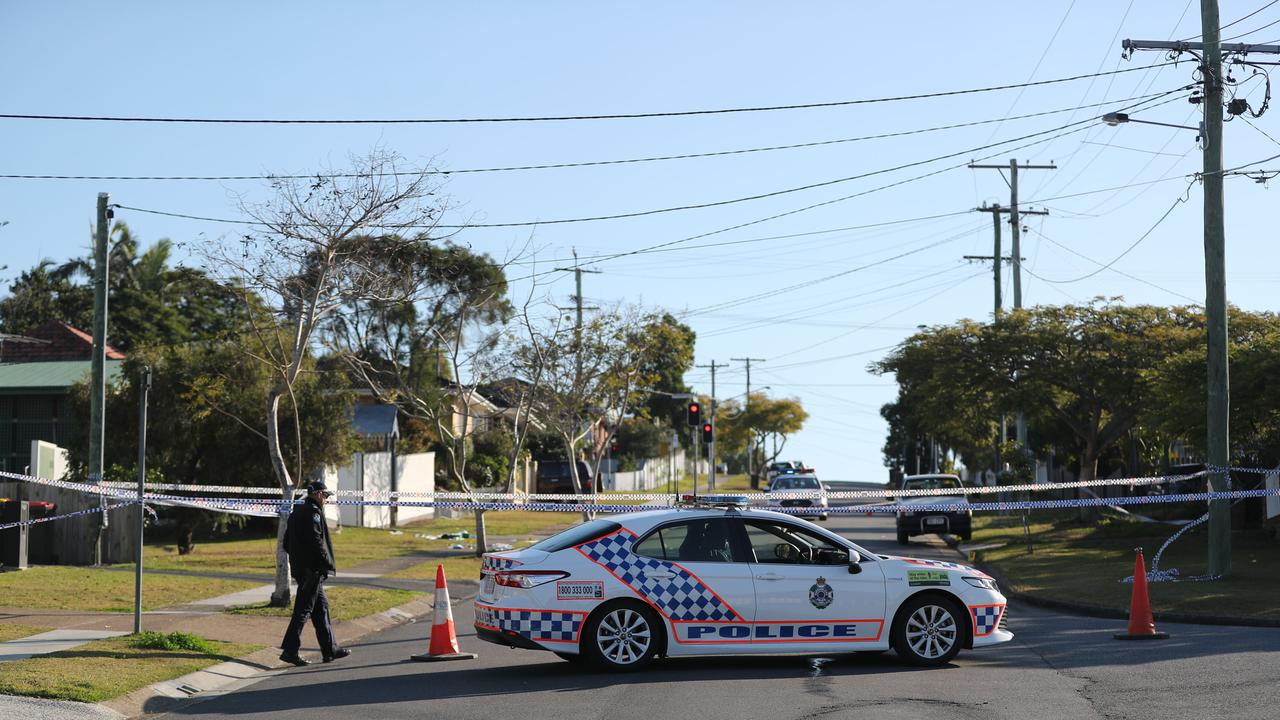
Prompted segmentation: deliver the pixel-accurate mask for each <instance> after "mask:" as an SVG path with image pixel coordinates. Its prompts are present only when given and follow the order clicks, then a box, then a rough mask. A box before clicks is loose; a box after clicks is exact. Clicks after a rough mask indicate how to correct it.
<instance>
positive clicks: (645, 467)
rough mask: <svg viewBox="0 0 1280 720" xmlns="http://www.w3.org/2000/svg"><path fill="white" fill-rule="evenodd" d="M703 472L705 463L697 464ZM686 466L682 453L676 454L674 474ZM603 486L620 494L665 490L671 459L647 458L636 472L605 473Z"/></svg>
mask: <svg viewBox="0 0 1280 720" xmlns="http://www.w3.org/2000/svg"><path fill="white" fill-rule="evenodd" d="M699 464H700V465H701V466H702V468H701V469H703V470H704V471H705V469H706V467H707V466H706V464H705V463H699ZM685 465H686V461H685V457H684V451H683V450H681V451H680V452H678V453H676V455H675V463H674V466H675V467H674V470H675V474H676V475H677V476H679V474H680V473H681V472H682V471H684V469H685ZM601 474H602V475H604V479H603V486H604V489H605V490H615V491H620V492H645V491H648V490H655V489H658V488H661V489H662V490H664V491H665V490H666V487H667V482H668V481H669V480H670V479H671V477H672V459H671V458H670V457H655V458H648V459H646V460H645V461H644V462H643V463H641V464H640V467H639V468H637V469H636V470H629V471H627V472H605V471H604V470H601Z"/></svg>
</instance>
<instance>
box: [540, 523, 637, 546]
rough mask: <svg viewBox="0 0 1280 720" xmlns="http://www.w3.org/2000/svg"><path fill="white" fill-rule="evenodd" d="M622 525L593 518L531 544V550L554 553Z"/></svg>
mask: <svg viewBox="0 0 1280 720" xmlns="http://www.w3.org/2000/svg"><path fill="white" fill-rule="evenodd" d="M621 529H622V526H621V525H619V524H618V523H616V522H611V521H609V520H592V521H591V522H588V523H583V524H581V525H578V526H577V527H571V528H569V529H568V530H565V531H564V532H562V533H559V534H556V535H552V536H551V537H549V538H547V539H546V540H543V541H541V542H537V543H534V544H533V545H530V546H529V548H528V549H529V550H541V551H543V552H549V553H553V552H556V551H559V550H564V549H565V548H569V547H573V546H574V545H580V544H582V543H584V542H586V541H588V540H595V539H596V538H598V537H600V536H602V535H608V534H610V533H615V532H618V531H619V530H621Z"/></svg>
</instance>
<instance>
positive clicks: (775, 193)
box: [116, 88, 1181, 230]
mask: <svg viewBox="0 0 1280 720" xmlns="http://www.w3.org/2000/svg"><path fill="white" fill-rule="evenodd" d="M1180 90H1181V88H1179V90H1172V91H1170V92H1168V93H1164V94H1165V95H1169V94H1172V93H1175V92H1179V91H1180ZM1139 104H1140V105H1141V104H1145V102H1144V103H1139ZM1095 120H1096V118H1088V119H1085V120H1080V121H1078V122H1075V123H1070V124H1067V125H1062V126H1059V127H1056V128H1051V129H1049V130H1042V131H1040V132H1035V133H1030V134H1028V135H1022V136H1020V137H1016V138H1011V139H1009V140H1001V141H1000V142H996V143H989V144H986V145H979V146H978V147H974V148H967V149H965V150H960V151H957V152H953V153H948V154H946V155H938V156H935V157H931V158H926V159H924V160H916V161H913V162H909V163H903V164H901V165H895V166H893V167H888V168H880V169H878V170H870V171H868V172H864V173H858V174H856V175H849V176H846V177H840V178H835V179H832V180H823V181H821V182H816V183H809V184H807V185H800V186H797V187H790V188H784V189H782V190H772V191H769V192H763V193H757V194H755V195H746V196H743V197H736V198H730V199H727V200H713V201H709V202H703V203H691V204H688V205H676V206H672V207H664V208H653V209H649V210H637V211H633V212H626V213H614V214H611V215H592V216H586V217H575V218H557V219H553V220H523V221H519V222H505V223H470V224H467V225H445V224H436V225H432V226H430V227H432V228H438V229H453V230H457V229H478V228H510V227H535V226H543V225H566V224H576V223H585V222H601V221H605V220H627V219H631V218H638V217H648V216H651V215H661V214H665V213H672V212H683V211H686V210H705V209H707V208H713V207H724V206H726V205H736V204H739V203H744V202H753V201H756V200H765V199H768V198H773V197H779V196H782V195H790V194H793V193H798V192H804V191H807V190H816V189H818V188H824V187H830V186H833V185H839V184H843V183H847V182H852V181H854V180H863V179H866V178H869V177H874V176H876V175H884V174H887V173H892V172H897V171H899V170H906V169H908V168H913V167H919V166H921V165H928V164H931V163H935V162H939V161H941V160H948V159H951V158H955V157H962V156H965V155H971V154H972V153H975V152H980V151H983V150H989V149H991V148H995V147H999V146H1002V145H1008V144H1010V143H1015V142H1021V141H1023V140H1028V139H1031V138H1036V137H1041V136H1043V135H1049V134H1052V133H1056V132H1059V131H1062V130H1065V129H1066V128H1069V127H1073V126H1078V125H1085V124H1092V123H1093V122H1094V121H1095ZM116 207H119V208H121V209H123V210H132V211H134V212H144V213H151V214H155V215H166V216H170V217H179V218H187V219H192V220H204V221H208V222H220V223H229V224H237V225H261V224H262V223H259V222H255V221H251V220H232V219H226V218H212V217H201V216H196V215H187V214H185V213H171V212H163V211H158V210H148V209H145V208H139V207H130V206H125V205H117V206H116ZM402 227H411V226H402Z"/></svg>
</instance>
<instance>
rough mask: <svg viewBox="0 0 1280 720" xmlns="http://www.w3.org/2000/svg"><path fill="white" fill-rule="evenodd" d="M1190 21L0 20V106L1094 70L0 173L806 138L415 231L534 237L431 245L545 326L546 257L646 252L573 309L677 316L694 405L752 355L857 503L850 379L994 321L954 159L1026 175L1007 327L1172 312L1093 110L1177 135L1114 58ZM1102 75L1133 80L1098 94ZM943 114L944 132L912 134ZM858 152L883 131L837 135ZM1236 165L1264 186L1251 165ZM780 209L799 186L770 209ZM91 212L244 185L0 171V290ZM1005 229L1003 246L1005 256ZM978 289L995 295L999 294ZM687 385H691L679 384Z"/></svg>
mask: <svg viewBox="0 0 1280 720" xmlns="http://www.w3.org/2000/svg"><path fill="white" fill-rule="evenodd" d="M1221 5H1222V8H1221V16H1222V24H1223V25H1224V26H1226V25H1228V23H1233V22H1235V21H1237V20H1239V22H1235V24H1232V25H1230V26H1228V27H1226V29H1225V30H1224V31H1223V37H1224V39H1234V41H1237V42H1257V43H1269V42H1280V4H1269V3H1267V2H1266V0H1240V1H1233V0H1223V2H1222V3H1221ZM1271 5H1274V7H1272V6H1271ZM1255 11H1258V12H1257V13H1256V14H1253V15H1250V13H1254V12H1255ZM1245 16H1249V17H1247V18H1246V17H1245ZM1240 18H1245V19H1242V20H1240ZM1199 25H1200V18H1199V3H1198V2H1194V3H1193V2H1184V1H1183V0H1160V1H1157V0H1133V1H1132V2H1126V1H1124V0H1111V1H1107V2H1104V1H1102V0H1075V1H1074V2H1073V1H1063V0H1052V1H1050V0H1042V1H1040V2H1035V3H1028V2H1012V1H1007V2H1006V1H1000V2H994V1H993V2H989V3H984V4H983V5H982V8H981V11H980V12H975V11H974V6H973V5H972V4H970V3H956V2H916V3H848V2H808V3H774V2H700V3H683V2H682V3H676V2H648V3H635V4H626V5H624V4H616V3H607V4H606V3H586V2H577V3H573V2H540V3H517V2H490V3H438V2H365V3H350V2H317V1H311V2H305V3H304V2H300V1H298V2H275V3H261V2H236V1H231V0H228V1H224V2H220V3H204V4H199V5H195V4H190V3H172V2H143V1H138V2H128V3H110V4H108V3H88V2H61V3H21V2H16V1H14V0H0V27H3V28H4V29H5V30H6V32H5V41H4V42H3V43H0V66H2V67H4V68H5V69H6V71H5V72H4V73H0V113H6V114H45V115H50V114H51V115H98V116H152V117H207V118H260V119H261V118H271V119H300V118H309V119H408V118H454V119H458V118H492V117H533V116H565V115H575V116H580V115H603V114H632V113H649V112H669V111H689V110H713V109H732V108H743V107H765V106H770V107H772V106H780V105H796V104H812V103H833V102H842V101H852V100H866V99H877V98H888V97H899V96H904V95H930V94H937V93H951V92H953V91H961V90H970V89H980V88H987V87H993V86H1004V85H1019V84H1024V83H1028V82H1039V81H1046V80H1054V79H1058V78H1070V77H1075V76H1093V77H1085V78H1082V79H1078V80H1073V81H1069V82H1062V83H1052V84H1044V85H1036V86H1031V87H1023V88H1010V89H1006V90H999V91H991V92H973V93H959V94H948V95H944V96H940V97H930V98H921V99H912V100H899V101H893V102H872V103H860V104H846V105H839V106H831V107H820V108H802V109H786V110H775V111H760V112H742V113H718V114H703V115H693V116H678V117H656V118H638V119H595V120H575V121H554V122H504V123H434V124H359V125H323V126H317V125H310V126H308V125H271V124H245V125H232V124H223V125H212V124H152V123H112V122H72V121H55V120H24V119H0V146H2V147H3V153H2V154H0V175H4V174H10V175H15V174H23V175H31V174H49V175H111V176H119V175H148V176H150V175H256V174H264V173H307V172H315V171H317V170H322V169H326V168H328V169H335V168H342V167H344V166H346V165H347V164H348V159H349V157H350V156H352V155H356V156H359V155H364V154H367V153H369V152H370V151H371V150H373V149H375V148H382V149H385V150H388V151H392V152H396V153H399V154H400V155H402V156H403V157H404V158H406V159H407V160H408V161H409V162H411V163H415V164H428V163H429V164H432V165H434V166H436V167H438V168H440V169H445V170H453V171H458V170H473V169H485V168H508V167H518V166H528V165H549V164H563V163H583V162H596V161H607V160H630V159H640V158H651V157H666V156H673V155H689V154H706V153H728V152H730V151H739V150H755V149H759V148H775V147H778V146H784V145H786V146H789V145H807V147H798V148H795V147H793V148H786V149H774V150H767V151H759V152H746V153H731V154H724V155H715V156H710V157H698V158H685V159H674V160H661V161H648V162H636V163H619V164H609V165H593V166H586V167H571V168H554V169H538V170H509V171H502V172H477V173H454V174H451V175H449V176H448V179H447V182H446V184H445V185H444V192H445V193H446V194H447V196H448V200H449V204H450V206H451V208H452V209H451V210H450V211H449V213H448V215H447V216H446V219H447V220H450V221H455V222H457V223H458V224H496V223H534V222H536V223H538V224H536V225H525V226H520V227H507V228H479V227H472V228H468V229H465V230H462V231H459V233H458V234H457V235H456V237H455V240H457V241H459V242H464V243H467V244H469V245H470V246H471V247H472V248H474V249H476V250H478V251H483V252H487V253H489V254H491V255H493V256H494V257H495V258H499V259H509V258H512V257H514V256H516V255H519V256H520V258H519V259H520V261H521V262H522V263H525V264H523V265H520V266H518V267H519V268H523V269H524V270H528V272H524V271H523V270H520V271H517V270H515V269H514V268H516V267H517V266H513V269H512V271H511V272H510V273H509V275H510V276H511V277H513V278H515V281H514V282H513V286H512V293H513V296H514V297H516V298H517V299H520V300H522V299H523V298H524V297H526V296H528V294H529V293H530V291H531V290H532V292H533V294H534V296H535V297H538V298H543V297H545V298H548V299H549V300H550V301H553V302H557V303H559V304H562V305H568V304H570V302H571V301H570V295H571V294H572V293H573V278H572V274H570V273H555V272H550V271H552V270H553V269H554V268H557V267H563V266H565V265H567V264H571V263H572V262H573V259H572V258H573V253H574V252H575V251H576V252H577V254H578V256H579V257H582V258H587V259H590V258H592V257H593V256H612V255H618V254H621V253H629V252H632V251H636V250H644V249H646V248H652V246H655V245H660V244H666V243H670V244H668V245H666V246H665V247H663V248H659V249H657V250H656V251H655V250H646V251H643V252H637V253H633V254H629V255H624V256H621V257H604V258H596V259H595V260H594V261H592V262H587V261H586V260H584V262H583V266H584V267H587V268H590V269H592V270H596V271H599V273H598V274H595V273H593V274H587V275H584V291H583V295H584V296H585V298H586V300H587V302H588V303H589V304H591V305H597V306H600V307H612V306H615V305H617V304H619V303H623V304H641V305H643V306H645V307H648V308H653V309H658V308H661V309H665V310H668V311H670V312H672V313H674V314H676V315H677V316H678V317H679V318H680V319H681V320H682V321H683V322H685V323H687V324H688V325H690V326H691V327H692V328H693V329H694V330H695V331H696V332H697V334H698V342H697V350H696V362H697V363H698V364H699V365H706V364H710V363H712V362H713V361H714V362H716V363H728V364H729V367H727V368H724V369H721V370H719V371H718V373H717V377H716V388H715V389H716V394H717V395H718V396H720V397H732V396H740V395H741V394H742V393H743V392H744V391H745V389H746V388H745V381H746V377H745V371H744V370H745V369H744V367H743V363H741V362H732V361H731V360H730V358H742V357H753V358H762V359H763V361H761V362H756V363H753V364H752V370H751V383H752V387H753V389H759V388H761V387H767V388H768V390H766V392H768V393H769V394H770V395H773V396H783V397H795V398H798V399H799V400H800V401H801V402H802V403H803V405H804V407H805V408H806V409H807V410H808V412H809V413H810V419H809V421H808V422H807V423H806V424H805V427H804V429H803V430H802V431H801V432H799V433H798V434H796V435H795V436H793V437H792V438H791V439H790V440H789V441H788V443H787V445H786V448H785V450H784V452H783V453H782V459H801V460H803V461H805V462H806V463H807V464H808V465H810V466H812V467H814V468H816V469H817V472H818V474H819V475H820V476H821V477H823V478H825V479H832V480H835V479H841V480H855V481H873V482H878V481H883V480H885V479H886V478H887V470H886V469H885V467H884V462H883V458H882V455H881V446H882V445H883V443H884V438H885V433H886V426H885V423H884V422H883V421H882V420H881V419H880V417H879V412H878V410H879V408H880V406H881V405H883V404H884V403H886V402H889V401H891V400H892V399H893V398H894V396H895V394H896V390H895V385H894V382H893V378H892V376H883V377H882V376H877V375H874V374H872V373H870V372H868V369H867V368H868V365H869V364H870V363H872V362H874V361H876V360H878V359H880V358H882V357H884V355H885V354H886V353H887V352H888V351H889V350H891V349H892V348H893V346H895V345H897V344H898V343H900V342H902V341H903V340H904V339H905V338H907V337H909V336H910V335H911V334H912V333H913V332H915V331H916V329H917V328H918V327H919V326H929V325H937V324H946V323H950V322H954V321H956V320H958V319H961V318H972V319H983V318H988V317H990V314H991V312H992V309H993V298H992V295H993V285H992V275H991V272H990V266H989V264H985V263H979V262H970V261H966V260H965V259H964V258H963V256H964V255H991V254H992V252H993V240H992V222H991V216H990V215H989V214H987V213H979V212H974V211H973V210H974V209H975V208H977V207H979V206H981V205H983V204H991V203H1000V204H1002V205H1007V204H1008V202H1009V186H1008V185H1007V179H1008V177H1007V173H1002V172H997V171H995V170H983V169H969V168H967V167H966V164H967V163H969V162H970V161H971V160H976V161H978V162H980V163H983V164H1005V165H1007V163H1008V162H1009V160H1010V159H1012V158H1016V159H1017V160H1018V161H1019V162H1030V163H1035V164H1054V165H1055V166H1056V167H1057V169H1056V170H1026V171H1023V172H1021V173H1020V187H1019V193H1020V198H1021V206H1022V207H1023V208H1034V209H1043V210H1048V212H1049V214H1048V215H1047V216H1038V215H1037V216H1027V217H1026V218H1025V219H1024V225H1025V226H1026V227H1027V228H1028V230H1027V232H1026V233H1024V235H1023V243H1022V248H1021V254H1022V256H1023V257H1024V258H1026V260H1025V262H1024V274H1023V282H1022V290H1023V302H1024V305H1026V306H1028V307H1029V306H1033V305H1037V304H1061V303H1067V302H1083V301H1087V300H1089V299H1090V298H1093V297H1097V296H1104V297H1123V299H1124V302H1128V303H1151V304H1159V305H1170V304H1186V303H1193V302H1194V303H1200V302H1202V301H1203V297H1204V277H1203V244H1202V233H1201V227H1202V226H1201V194H1202V191H1201V188H1200V186H1199V185H1198V184H1194V183H1193V182H1192V181H1191V180H1190V179H1189V178H1188V175H1189V174H1190V173H1194V172H1195V171H1196V170H1197V169H1198V168H1199V167H1200V163H1201V156H1200V150H1199V148H1198V146H1197V144H1196V133H1195V132H1194V131H1193V130H1186V129H1177V128H1168V127H1160V126H1151V125H1140V124H1135V123H1129V124H1126V125H1121V126H1119V127H1110V126H1107V125H1104V124H1102V123H1100V122H1098V117H1099V116H1100V115H1102V114H1103V113H1105V112H1109V111H1113V110H1121V109H1124V108H1126V107H1130V106H1133V105H1135V104H1137V103H1141V102H1143V101H1144V100H1145V101H1146V103H1145V105H1140V106H1138V107H1137V108H1136V109H1133V110H1132V111H1131V113H1130V114H1131V116H1132V117H1133V118H1134V119H1145V120H1150V121H1154V122H1163V123H1171V124H1175V125H1187V126H1195V125H1196V124H1197V123H1198V122H1199V106H1197V105H1193V104H1190V103H1188V102H1187V96H1188V94H1189V93H1188V92H1187V91H1185V90H1180V88H1185V87H1186V86H1188V85H1189V84H1191V83H1192V82H1193V80H1194V78H1193V64H1192V63H1191V62H1184V63H1181V64H1178V65H1176V66H1169V65H1165V64H1166V63H1167V62H1168V59H1167V58H1166V57H1164V55H1163V54H1162V53H1158V52H1139V53H1136V54H1134V56H1133V57H1132V58H1130V59H1124V58H1122V56H1121V47H1120V43H1121V40H1123V39H1125V38H1133V39H1145V40H1168V39H1187V38H1195V36H1197V35H1198V33H1199V32H1200V29H1199ZM1236 36H1239V37H1238V38H1237V37H1236ZM1184 57H1185V56H1184ZM1253 57H1254V58H1255V59H1259V60H1275V58H1268V57H1265V56H1257V55H1255V56H1253ZM1156 65H1164V66H1162V67H1153V66H1156ZM1117 70H1125V71H1130V72H1124V73H1120V74H1105V75H1101V76H1098V75H1097V74H1098V73H1112V72H1114V71H1117ZM1251 75H1252V70H1250V69H1247V68H1244V69H1236V70H1235V71H1234V77H1235V79H1236V80H1239V81H1241V84H1240V85H1239V93H1240V96H1241V97H1245V98H1247V99H1248V100H1249V102H1250V104H1251V106H1252V107H1253V108H1255V109H1257V108H1258V107H1260V106H1261V105H1262V102H1263V95H1264V84H1265V78H1264V77H1263V76H1261V75H1259V76H1257V77H1251ZM1026 115H1035V117H1022V116H1026ZM1276 119H1277V115H1276V114H1272V113H1268V114H1265V115H1264V116H1262V117H1260V118H1258V119H1254V118H1251V117H1248V116H1245V117H1241V118H1238V119H1235V120H1233V121H1232V122H1230V123H1228V124H1227V126H1226V131H1225V142H1224V147H1225V162H1226V166H1227V167H1228V168H1231V167H1236V166H1239V165H1245V164H1247V163H1257V162H1258V161H1262V160H1264V159H1267V158H1270V157H1271V156H1273V155H1277V154H1280V147H1277V145H1278V144H1280V143H1277V141H1276V140H1275V139H1273V138H1280V125H1277V123H1276ZM952 125H966V127H954V128H950V129H942V130H936V129H934V128H938V127H940V126H952ZM915 131H920V132H915ZM900 133H909V134H900ZM886 134H899V135H898V136H896V137H879V138H874V139H860V138H867V137H868V136H882V135H886ZM1017 138H1023V139H1022V140H1016V139H1017ZM831 141H841V142H831ZM818 143H821V144H818ZM992 145H994V147H990V146H992ZM984 148H985V149H984ZM904 165H907V166H909V167H905V168H902V169H896V170H895V169H894V168H897V167H898V166H904ZM1251 168H1252V169H1267V168H1270V169H1275V168H1280V159H1276V160H1272V161H1270V162H1269V163H1268V162H1263V163H1261V164H1255V165H1252V166H1251ZM922 176H923V177H922ZM811 185H817V187H808V186H811ZM794 188H808V189H802V190H795V191H794V192H786V193H781V194H772V193H777V192H778V191H783V190H790V189H794ZM99 192H108V193H110V196H111V201H112V202H114V203H119V204H121V205H127V206H130V207H134V208H141V209H146V210H158V211H163V212H169V213H178V214H187V215H196V216H203V217H211V218H222V219H228V220H237V219H243V215H242V214H241V213H240V211H239V210H238V205H237V202H238V199H240V198H244V199H247V200H249V201H255V200H264V199H266V198H268V197H269V195H270V193H269V189H268V188H267V186H266V185H265V183H263V182H261V181H156V180H147V181H139V180H133V181H129V180H93V181H90V180H35V179H0V265H2V266H5V269H4V270H2V271H0V276H2V277H3V278H4V279H5V286H6V287H7V283H8V282H9V281H11V280H12V279H13V278H14V277H16V276H17V274H18V273H19V272H21V271H22V270H24V269H27V268H30V267H32V266H33V265H35V264H37V263H38V262H40V261H41V260H43V259H53V260H55V261H62V260H65V259H66V258H69V257H72V256H79V255H83V254H86V253H88V251H89V239H90V238H89V236H90V226H91V225H92V223H93V217H94V206H95V202H96V196H97V193H99ZM1272 193H1273V191H1272V190H1271V189H1269V188H1268V187H1267V185H1265V184H1261V183H1257V182H1254V181H1253V180H1252V179H1250V178H1248V177H1243V176H1232V177H1230V178H1228V180H1227V184H1226V196H1227V211H1226V218H1227V250H1226V257H1227V293H1228V299H1229V301H1230V302H1232V303H1234V304H1236V305H1238V306H1240V307H1243V308H1246V309H1249V310H1275V309H1276V307H1275V306H1276V301H1275V300H1274V292H1273V288H1274V287H1275V283H1276V280H1277V279H1278V276H1280V270H1278V269H1277V265H1276V262H1275V261H1276V259H1277V256H1278V254H1277V252H1276V251H1275V250H1274V249H1273V248H1274V240H1273V235H1274V230H1273V222H1272V218H1271V217H1270V212H1269V211H1270V210H1271V209H1272V208H1273V207H1274V197H1275V196H1274V195H1273V194H1272ZM766 194H770V196H769V197H764V198H757V199H750V200H742V201H740V202H732V203H725V204H717V205H715V206H713V207H706V208H699V209H688V210H680V211H672V212H662V213H655V214H649V215H644V216H640V217H631V218H623V219H615V220H603V221H594V222H575V223H550V222H549V221H553V220H561V219H574V218H584V217H593V216H599V215H615V214H627V213H636V212H644V211H650V210H663V209H668V208H675V207H683V206H688V205H701V204H706V203H722V202H723V201H729V200H738V199H742V198H754V197H755V196H759V195H766ZM1162 218H1163V221H1162V220H1161V219H1162ZM116 219H117V220H121V221H125V222H127V223H128V224H129V226H130V228H131V230H132V231H133V233H134V235H135V236H138V237H141V239H142V240H143V242H144V243H149V242H153V241H155V240H157V239H160V238H170V239H172V240H173V241H174V242H176V243H179V244H180V248H181V249H180V251H179V252H180V257H181V259H183V260H184V261H185V262H188V263H191V264H195V263H196V262H197V261H196V260H195V254H194V251H195V250H196V249H197V248H198V247H199V245H200V244H201V243H208V242H211V241H213V240H215V239H217V238H219V237H222V236H228V235H230V236H234V234H235V233H236V232H237V228H238V227H239V226H236V225H234V224H227V223H218V222H212V221H208V220H190V219H182V218H175V217H168V216H162V215H155V214H149V213H143V212H138V211H133V210H123V209H121V210H118V211H117V213H116ZM1009 235H1010V233H1009V229H1008V227H1007V226H1006V227H1005V231H1004V243H1005V244H1004V248H1003V252H1004V253H1005V254H1008V253H1009V252H1010V246H1009ZM1135 242H1136V243H1137V244H1136V245H1135ZM1117 258H1118V259H1117ZM1104 266H1106V267H1105V269H1104ZM534 274H537V277H536V278H534V279H528V276H529V275H534ZM1004 280H1005V285H1006V287H1005V288H1004V298H1005V306H1006V307H1008V306H1009V303H1011V302H1012V292H1011V288H1010V287H1009V283H1010V273H1008V272H1005V273H1004ZM686 380H687V381H688V382H689V383H690V384H691V385H692V386H693V387H694V388H695V389H696V390H697V391H699V392H702V393H709V392H710V391H711V382H710V374H709V371H708V370H706V369H701V368H699V369H695V370H694V371H692V372H690V373H689V374H688V375H687V376H686Z"/></svg>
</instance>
